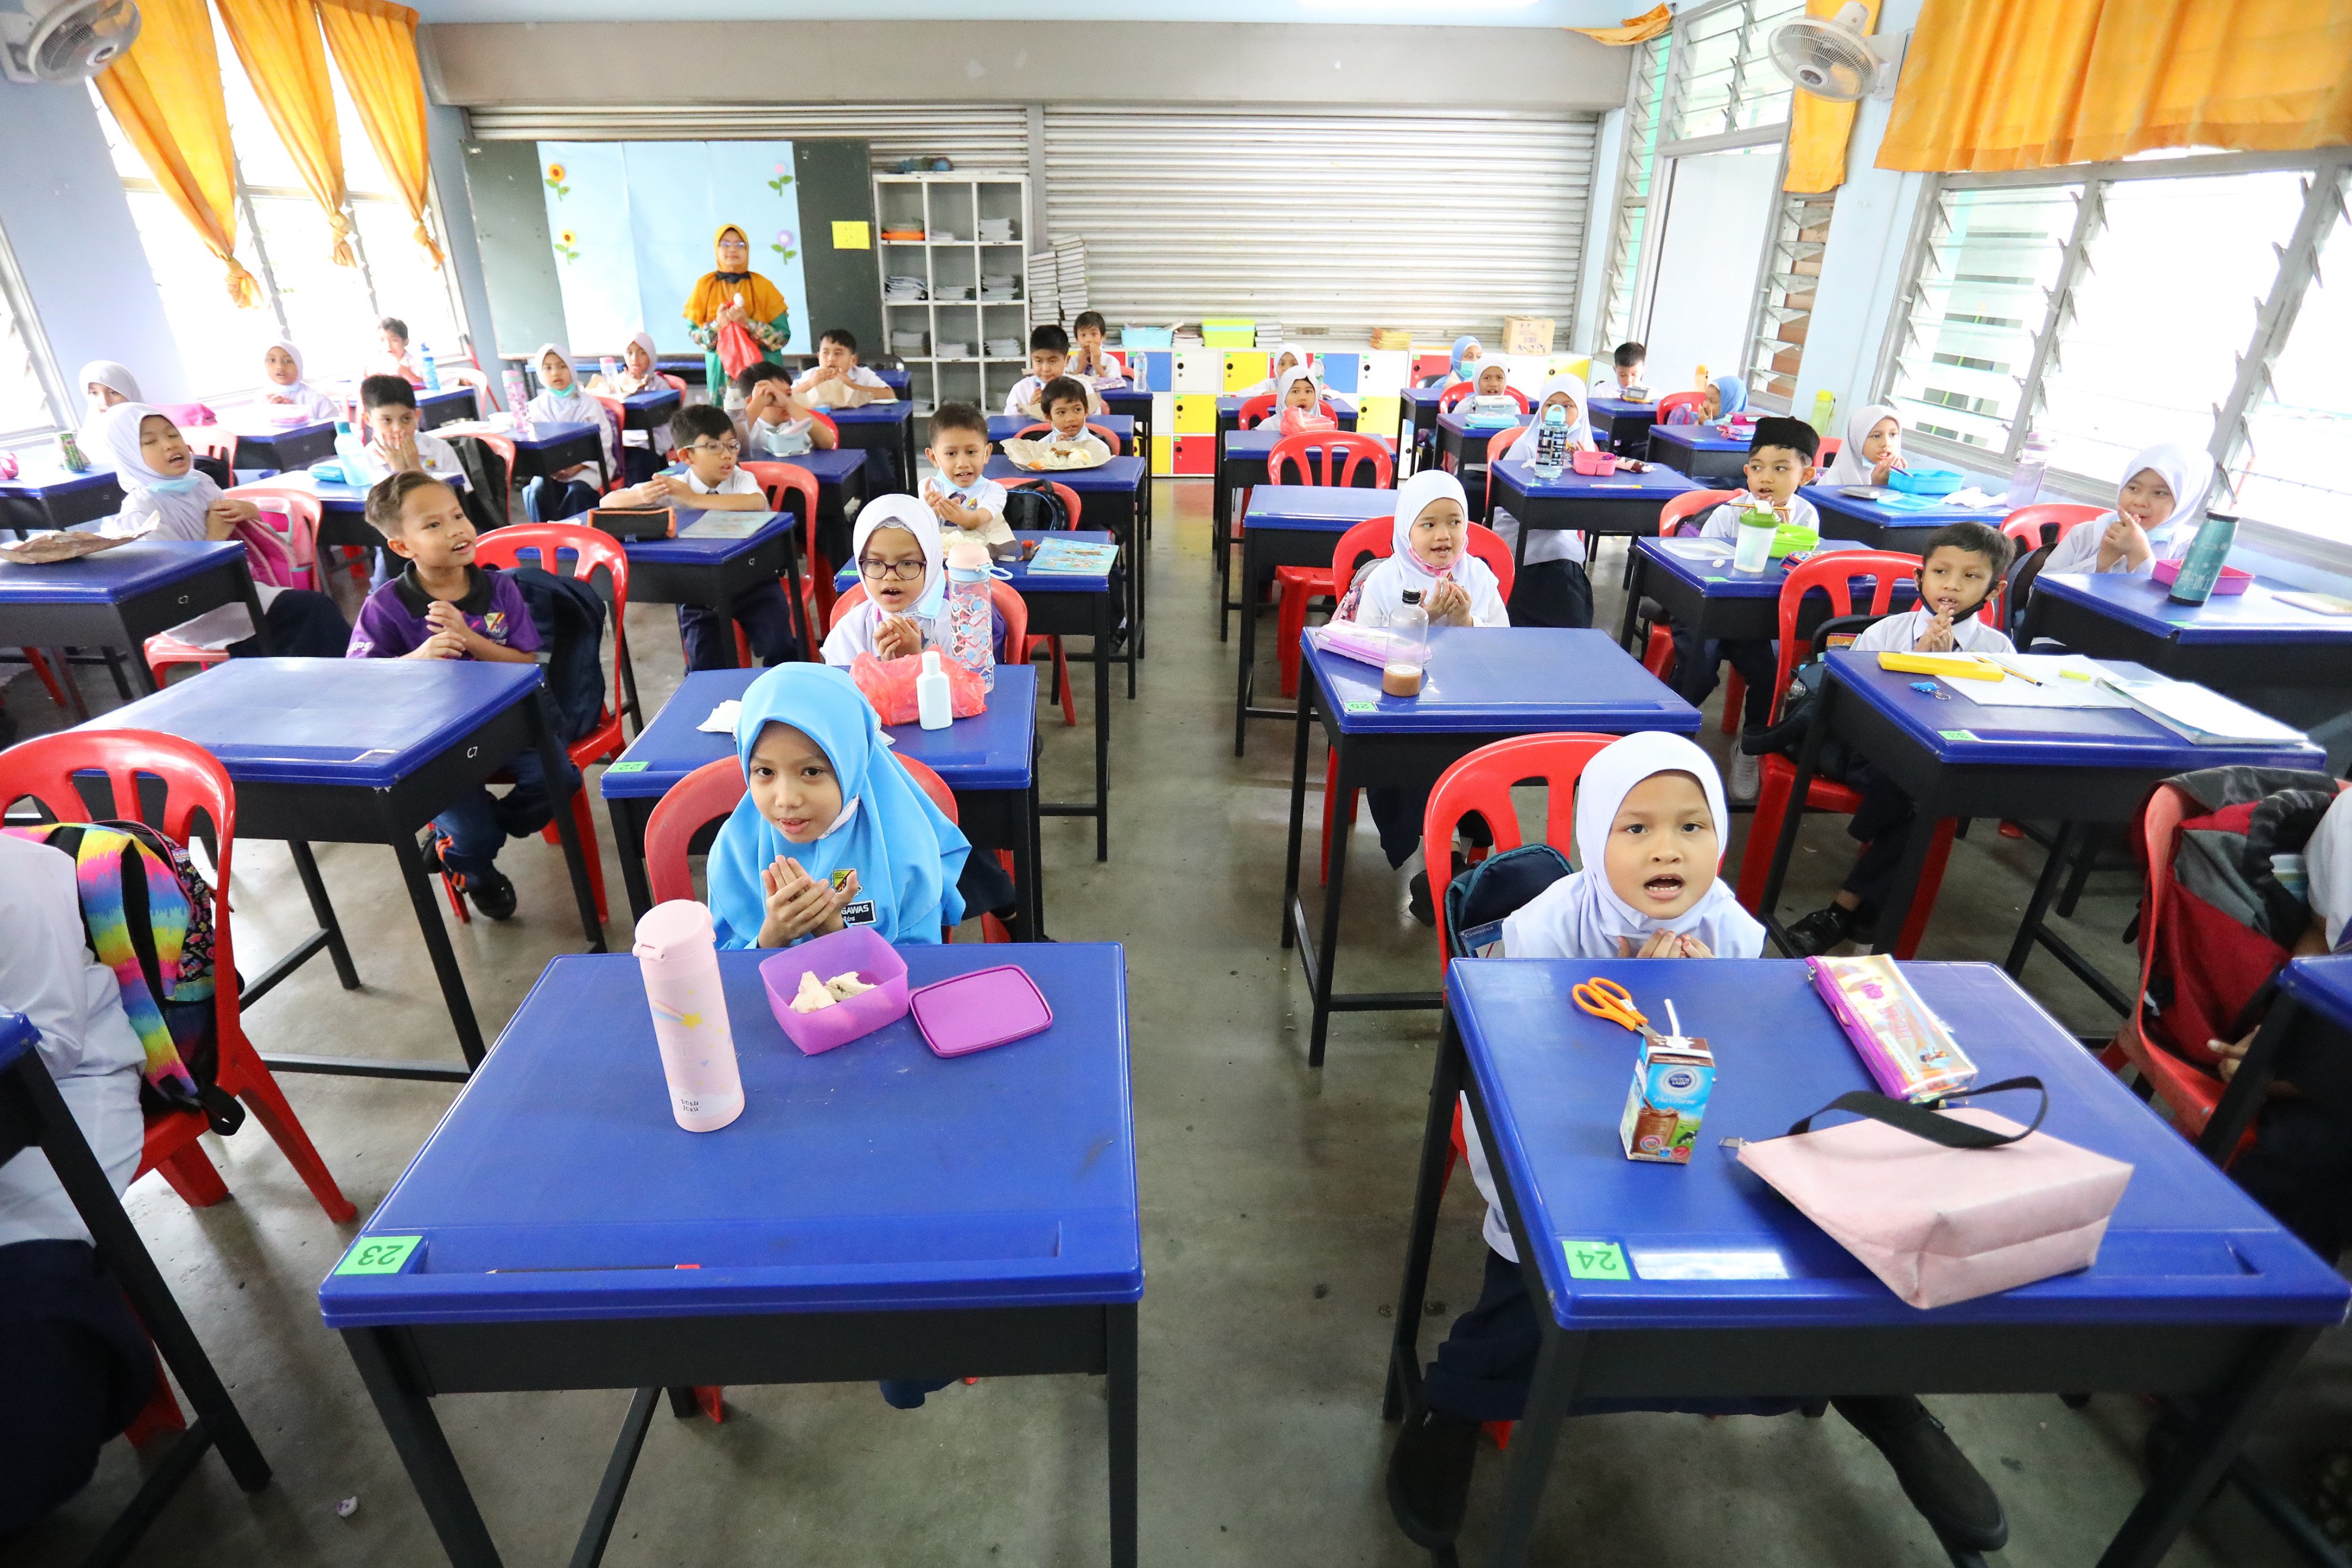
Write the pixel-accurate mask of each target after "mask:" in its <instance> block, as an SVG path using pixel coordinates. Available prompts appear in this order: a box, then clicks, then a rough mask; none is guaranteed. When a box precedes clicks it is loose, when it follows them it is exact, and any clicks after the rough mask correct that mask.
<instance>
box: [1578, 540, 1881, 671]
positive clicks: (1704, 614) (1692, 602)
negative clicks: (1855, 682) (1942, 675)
mask: <svg viewBox="0 0 2352 1568" xmlns="http://www.w3.org/2000/svg"><path fill="white" fill-rule="evenodd" d="M1685 526H1688V525H1687V524H1686V525H1685ZM1710 547H1714V548H1712V549H1710ZM1861 548H1862V545H1861V544H1860V542H1857V541H1854V540H1851V539H1824V540H1822V543H1821V549H1822V550H1824V551H1830V550H1859V549H1861ZM1816 553H1818V552H1816ZM1632 563H1633V577H1632V579H1631V581H1630V583H1629V584H1628V586H1627V588H1626V591H1625V619H1624V622H1623V624H1622V626H1619V628H1618V633H1617V643H1618V646H1619V647H1622V648H1623V649H1624V650H1625V651H1626V652H1628V653H1630V654H1632V655H1633V657H1634V658H1641V657H1642V647H1641V638H1640V637H1638V636H1637V633H1638V632H1639V629H1640V619H1641V607H1642V601H1643V599H1644V598H1648V599H1651V600H1654V601H1655V602H1656V603H1657V605H1659V607H1660V608H1662V609H1664V611H1665V613H1666V618H1667V619H1668V620H1671V621H1672V622H1673V623H1674V624H1675V626H1687V627H1688V628H1690V631H1691V634H1692V635H1693V636H1694V637H1700V638H1702V639H1704V638H1711V637H1779V636H1780V588H1781V585H1782V584H1785V583H1786V582H1788V580H1789V563H1788V561H1787V559H1786V558H1785V557H1784V558H1782V559H1780V560H1776V561H1774V562H1773V563H1771V564H1770V565H1769V566H1768V567H1766V568H1765V569H1764V570H1763V571H1761V572H1736V571H1734V570H1732V566H1731V543H1730V542H1729V541H1728V540H1717V539H1710V540H1706V541H1704V542H1702V541H1701V540H1699V539H1698V538H1697V537H1696V535H1685V536H1684V537H1682V538H1679V539H1676V540H1674V541H1671V542H1669V541H1666V540H1663V539H1637V540H1635V541H1633V557H1632ZM1859 581H1861V582H1863V583H1864V584H1868V583H1870V582H1871V581H1872V579H1869V578H1862V579H1859ZM1917 596H1918V595H1917V590H1916V587H1915V586H1914V585H1913V584H1912V580H1911V579H1910V578H1907V577H1906V578H1905V579H1904V581H1903V583H1902V584H1901V585H1899V586H1898V587H1897V588H1896V589H1895V600H1894V605H1895V608H1897V609H1905V608H1907V607H1909V605H1911V603H1912V602H1913V601H1914V600H1916V598H1917ZM1807 598H1808V599H1809V600H1811V604H1809V605H1807V606H1806V608H1807V609H1808V610H1811V609H1812V608H1814V607H1815V606H1818V607H1819V608H1820V610H1821V611H1822V614H1823V615H1825V614H1826V613H1827V610H1828V607H1829V595H1826V594H1822V595H1819V596H1818V598H1816V597H1815V596H1814V595H1807ZM1819 619H1820V616H1813V617H1811V622H1816V623H1817V622H1818V620H1819ZM1798 628H1799V635H1800V636H1807V637H1810V636H1811V630H1812V626H1811V624H1810V623H1809V619H1808V617H1806V616H1800V617H1799V622H1798Z"/></svg>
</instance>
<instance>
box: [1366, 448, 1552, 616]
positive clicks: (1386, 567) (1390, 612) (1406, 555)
mask: <svg viewBox="0 0 2352 1568" xmlns="http://www.w3.org/2000/svg"><path fill="white" fill-rule="evenodd" d="M1396 498H1397V499H1396V524H1395V531H1394V532H1392V533H1391V535H1390V551H1389V553H1388V554H1387V555H1386V556H1384V557H1383V558H1381V560H1378V561H1375V562H1373V563H1371V564H1370V566H1367V567H1366V568H1365V569H1364V570H1363V571H1362V572H1361V573H1360V574H1358V576H1357V578H1356V581H1355V583H1354V584H1352V585H1351V586H1350V587H1349V590H1348V595H1347V602H1346V603H1344V604H1342V605H1341V606H1340V612H1341V617H1342V618H1343V619H1348V620H1355V621H1360V622H1361V623H1363V624H1364V625H1365V626H1386V625H1388V623H1389V621H1390V620H1391V618H1392V617H1393V616H1395V615H1396V613H1397V612H1398V611H1399V610H1401V609H1402V608H1403V607H1404V594H1405V590H1406V589H1408V588H1411V589H1414V590H1416V591H1418V592H1419V593H1420V594H1421V595H1422V596H1423V599H1424V600H1425V599H1426V598H1427V597H1428V595H1429V591H1430V590H1431V589H1432V588H1434V587H1436V586H1437V584H1438V583H1439V582H1440V581H1441V580H1447V581H1452V582H1454V583H1458V584H1461V585H1462V587H1463V589H1464V590H1465V592H1467V593H1468V594H1469V595H1470V618H1471V619H1472V620H1473V621H1475V622H1476V623H1477V624H1478V625H1480V626H1508V625H1509V624H1510V616H1509V613H1508V612H1507V611H1506V610H1505V609H1504V607H1503V588H1502V584H1500V583H1498V582H1496V578H1495V574H1494V570H1493V569H1492V568H1491V567H1489V566H1488V565H1487V564H1486V563H1485V562H1484V561H1481V560H1479V559H1478V558H1477V557H1476V556H1475V555H1473V554H1472V553H1470V552H1469V550H1468V549H1467V548H1465V549H1464V551H1463V552H1462V558H1461V559H1460V560H1459V561H1457V562H1455V563H1454V564H1453V565H1452V566H1450V567H1448V568H1446V570H1445V571H1444V572H1443V573H1437V572H1432V571H1431V570H1430V569H1429V568H1428V567H1427V566H1425V565H1423V563H1422V561H1421V558H1420V557H1419V556H1417V555H1415V554H1414V553H1413V552H1412V525H1413V523H1414V521H1417V520H1418V519H1419V518H1420V516H1421V514H1422V513H1423V512H1424V511H1426V510H1429V508H1430V507H1431V506H1432V505H1433V503H1435V502H1437V501H1440V500H1447V499H1449V498H1450V499H1451V500H1453V501H1454V504H1455V505H1456V506H1458V507H1460V508H1461V509H1462V515H1463V516H1464V517H1465V518H1467V517H1468V516H1469V515H1470V500H1469V497H1468V496H1466V495H1465V494H1464V493H1463V489H1462V481H1461V480H1460V479H1455V478H1454V476H1453V475H1452V474H1449V473H1446V472H1444V470H1443V469H1439V468H1423V470H1422V471H1421V472H1419V473H1417V474H1415V475H1413V476H1412V478H1411V479H1407V480H1405V482H1404V483H1402V484H1401V485H1399V486H1398V487H1397V492H1396Z"/></svg>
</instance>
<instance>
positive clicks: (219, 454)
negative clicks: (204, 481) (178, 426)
mask: <svg viewBox="0 0 2352 1568" xmlns="http://www.w3.org/2000/svg"><path fill="white" fill-rule="evenodd" d="M180 438H181V439H182V440H184V441H185V442H187V444H188V450H189V451H191V452H194V453H195V454H196V455H197V456H198V457H203V458H219V459H220V460H221V461H222V462H224V463H226V464H227V465H228V467H229V471H230V472H231V473H235V472H236V431H234V430H232V429H230V428H229V427H228V426H226V425H197V426H190V427H189V428H188V429H185V430H183V431H181V432H180Z"/></svg>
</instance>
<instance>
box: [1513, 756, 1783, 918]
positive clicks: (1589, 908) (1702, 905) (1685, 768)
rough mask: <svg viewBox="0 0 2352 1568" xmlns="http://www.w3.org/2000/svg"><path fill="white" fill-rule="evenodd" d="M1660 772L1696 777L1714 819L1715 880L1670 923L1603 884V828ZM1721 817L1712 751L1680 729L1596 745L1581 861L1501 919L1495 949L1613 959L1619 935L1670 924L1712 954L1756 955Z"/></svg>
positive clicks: (1579, 802) (1587, 784)
mask: <svg viewBox="0 0 2352 1568" xmlns="http://www.w3.org/2000/svg"><path fill="white" fill-rule="evenodd" d="M1659 773H1689V774H1690V775H1691V776H1692V777H1694V778H1696V779H1697V780H1698V782H1699V787H1700V788H1701V789H1702V790H1704V791H1705V792H1706V809H1707V814H1708V815H1709V816H1712V817H1713V818H1714V819H1715V833H1716V846H1717V860H1716V870H1717V877H1716V879H1715V881H1714V882H1713V883H1712V884H1711V885H1710V886H1709V887H1708V888H1707V889H1706V892H1705V893H1704V894H1702V895H1700V897H1699V900H1698V902H1696V903H1695V904H1693V905H1692V906H1691V907H1690V908H1689V909H1687V910H1684V911H1683V912H1682V913H1681V914H1679V915H1676V916H1675V918H1674V919H1673V920H1670V921H1661V920H1653V919H1651V918H1649V917H1647V916H1645V915H1643V914H1640V913H1637V912H1636V911H1635V910H1634V909H1633V906H1632V905H1631V904H1628V903H1627V902H1626V901H1625V900H1622V899H1621V898H1619V897H1618V896H1617V893H1616V890H1615V889H1612V888H1611V887H1610V885H1609V871H1608V852H1609V827H1610V825H1611V824H1612V823H1613V822H1615V821H1616V820H1617V813H1618V811H1619V809H1620V808H1621V807H1622V806H1623V805H1624V804H1625V797H1626V796H1627V795H1631V794H1633V789H1634V786H1635V785H1637V784H1641V783H1642V781H1643V780H1644V779H1648V778H1652V777H1654V776H1655V775H1657V774H1659ZM1730 820H1731V818H1730V816H1729V814H1728V813H1727V812H1726V810H1725V809H1724V804H1723V780H1722V778H1721V776H1720V775H1718V774H1717V772H1716V770H1715V762H1714V759H1712V758H1710V757H1709V756H1708V755H1707V754H1706V752H1702V751H1700V750H1699V749H1698V747H1697V746H1696V745H1694V744H1693V743H1692V742H1689V741H1688V740H1685V738H1684V737H1682V736H1680V735H1668V734H1664V733H1662V732H1660V731H1643V732H1642V733H1640V734H1634V735H1628V736H1626V737H1625V738H1624V739H1623V740H1622V741H1618V742H1614V743H1612V744H1611V745H1609V746H1606V747H1603V748H1602V749H1601V751H1600V752H1598V753H1596V754H1595V755H1594V757H1593V759H1592V760H1591V762H1589V763H1585V764H1584V774H1583V777H1582V779H1581V780H1580V782H1579V784H1578V786H1577V792H1576V858H1577V861H1578V863H1579V865H1580V867H1581V869H1580V870H1578V871H1576V872H1575V873H1574V874H1573V875H1570V876H1568V877H1563V878H1562V879H1559V881H1557V882H1554V883H1553V884H1552V885H1551V886H1550V887H1549V888H1547V889H1545V890H1544V891H1543V893H1542V894H1541V895H1539V896H1538V898H1537V899H1536V900H1534V901H1533V902H1531V903H1529V904H1528V906H1527V907H1526V908H1525V909H1522V910H1519V912H1518V913H1517V914H1515V915H1513V916H1511V917H1510V919H1509V921H1507V923H1506V924H1505V926H1504V930H1503V951H1504V952H1506V953H1507V954H1509V955H1510V956H1512V957H1543V956H1547V955H1550V954H1555V953H1557V954H1566V955H1570V956H1573V957H1578V958H1616V957H1619V956H1621V953H1620V952H1619V949H1618V945H1617V944H1618V939H1619V938H1621V937H1624V938H1631V939H1632V940H1633V942H1635V943H1636V944H1639V943H1640V942H1643V941H1646V940H1647V939H1648V938H1649V936H1650V934H1651V933H1652V932H1653V931H1677V932H1680V933H1681V934H1683V935H1685V936H1694V937H1696V938H1697V939H1698V940H1699V941H1701V942H1705V943H1706V945H1707V950H1708V951H1709V952H1713V953H1714V954H1715V955H1716V956H1717V958H1757V957H1760V956H1761V955H1762V954H1763V952H1764V927H1763V926H1762V925H1761V924H1760V923H1759V921H1757V919H1756V917H1755V916H1753V915H1751V914H1749V913H1748V911H1747V910H1744V909H1742V908H1740V906H1739V900H1738V898H1737V897H1736V896H1735V895H1734V894H1733V892H1732V890H1731V887H1730V884H1728V883H1727V882H1726V881H1724V879H1723V878H1722V875H1721V872H1722V868H1723V862H1722V858H1721V857H1722V851H1723V848H1724V847H1725V846H1726V845H1727V843H1728V842H1729V840H1730V834H1729V832H1728V831H1727V824H1728V823H1729V822H1730Z"/></svg>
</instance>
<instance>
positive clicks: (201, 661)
mask: <svg viewBox="0 0 2352 1568" xmlns="http://www.w3.org/2000/svg"><path fill="white" fill-rule="evenodd" d="M224 493H227V492H224ZM238 499H239V500H243V499H246V498H244V497H239V498H238ZM252 499H253V504H254V505H255V506H256V507H257V508H259V509H260V510H263V511H266V512H276V513H277V514H278V518H279V519H280V522H281V526H279V527H278V530H277V531H278V532H279V533H281V534H283V535H285V543H286V553H287V556H288V558H289V560H291V561H292V562H293V563H294V569H295V571H296V572H297V573H299V574H300V580H299V582H297V583H296V584H294V585H295V586H296V587H299V588H309V587H312V586H315V585H316V584H317V582H318V564H319V542H318V517H319V510H320V509H319V503H318V500H316V498H303V499H305V500H309V502H310V505H309V510H307V511H305V510H298V508H297V507H296V505H295V500H296V498H295V497H293V496H289V495H274V496H257V497H254V498H252ZM28 651H29V650H28ZM141 651H142V654H143V656H144V657H145V658H146V660H147V673H148V674H149V675H151V676H152V677H153V678H154V681H155V684H156V685H158V686H163V685H164V684H166V683H167V682H168V681H169V680H170V679H171V672H172V671H173V670H174V669H184V668H196V669H203V668H205V667H207V666H209V665H215V664H221V663H225V662H226V660H227V658H228V649H226V648H225V647H197V646H196V645H195V644H194V643H192V642H184V641H182V640H181V639H180V638H178V637H173V635H172V634H171V633H169V632H157V633H156V634H155V635H154V636H153V637H149V638H148V639H147V642H146V645H145V647H143V648H142V650H141ZM36 668H38V669H39V670H40V673H41V679H43V680H47V681H49V694H50V695H51V696H53V697H57V698H58V704H59V705H60V706H63V704H64V701H65V699H64V698H63V696H62V695H60V694H59V693H58V689H57V683H56V682H55V681H54V680H49V670H48V666H47V665H46V664H38V663H37V666H36Z"/></svg>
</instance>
